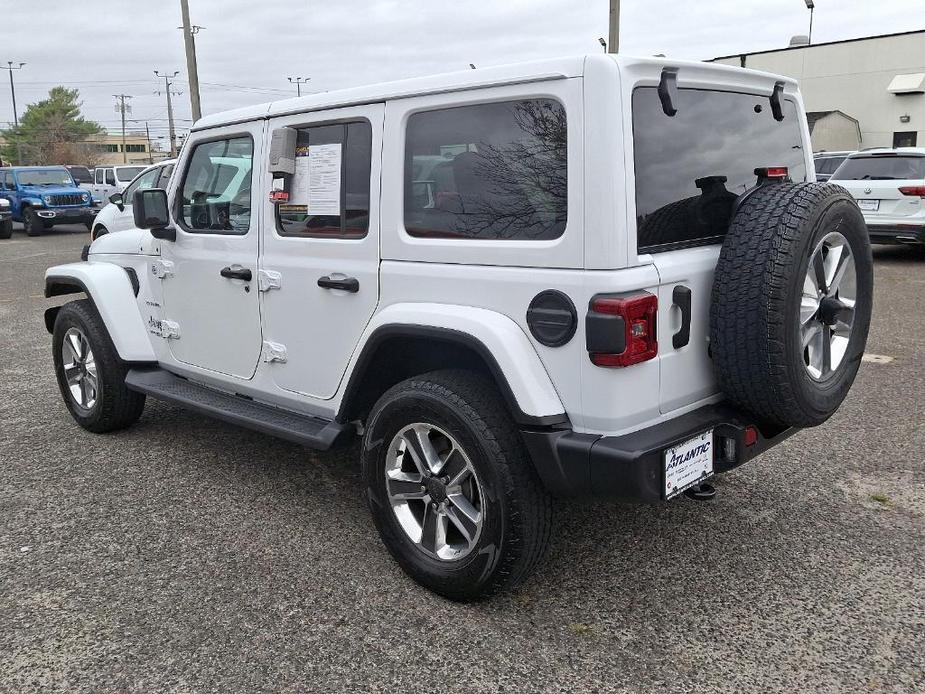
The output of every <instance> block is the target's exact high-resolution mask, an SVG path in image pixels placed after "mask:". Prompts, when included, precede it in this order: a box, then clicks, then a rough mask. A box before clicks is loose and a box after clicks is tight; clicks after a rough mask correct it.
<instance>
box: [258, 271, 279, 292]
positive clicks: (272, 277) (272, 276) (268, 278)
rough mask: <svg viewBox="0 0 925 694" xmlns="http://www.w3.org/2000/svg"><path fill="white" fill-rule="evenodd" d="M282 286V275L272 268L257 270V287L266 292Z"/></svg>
mask: <svg viewBox="0 0 925 694" xmlns="http://www.w3.org/2000/svg"><path fill="white" fill-rule="evenodd" d="M282 286H283V276H282V274H280V273H279V272H276V271H274V270H257V289H259V290H260V291H262V292H268V291H270V290H271V289H280V288H282Z"/></svg>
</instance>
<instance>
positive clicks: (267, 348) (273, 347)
mask: <svg viewBox="0 0 925 694" xmlns="http://www.w3.org/2000/svg"><path fill="white" fill-rule="evenodd" d="M287 359H288V356H287V354H286V345H281V344H280V343H278V342H269V341H266V342H264V343H263V360H264V361H265V362H267V363H269V362H273V361H278V362H281V363H283V364H285V363H286V361H287Z"/></svg>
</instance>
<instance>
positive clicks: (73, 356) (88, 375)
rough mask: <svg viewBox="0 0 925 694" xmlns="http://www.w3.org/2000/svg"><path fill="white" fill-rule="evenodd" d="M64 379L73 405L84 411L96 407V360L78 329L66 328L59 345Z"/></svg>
mask: <svg viewBox="0 0 925 694" xmlns="http://www.w3.org/2000/svg"><path fill="white" fill-rule="evenodd" d="M61 357H62V364H63V367H64V378H65V380H66V381H67V387H68V391H69V392H70V394H71V398H72V399H73V401H74V404H75V405H76V406H77V407H79V408H81V409H82V410H85V411H88V412H89V411H90V410H92V409H93V408H94V407H95V406H96V400H97V397H98V395H99V388H100V386H99V378H98V376H97V372H96V358H95V357H94V355H93V350H92V349H91V348H90V341H89V340H87V337H86V335H84V334H83V333H82V332H81V331H80V329H78V328H68V330H67V332H66V333H64V341H63V342H62V345H61Z"/></svg>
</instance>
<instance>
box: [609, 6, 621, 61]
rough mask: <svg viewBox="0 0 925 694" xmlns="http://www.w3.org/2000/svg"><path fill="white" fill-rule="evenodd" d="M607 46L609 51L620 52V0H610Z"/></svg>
mask: <svg viewBox="0 0 925 694" xmlns="http://www.w3.org/2000/svg"><path fill="white" fill-rule="evenodd" d="M607 48H608V49H609V51H610V52H611V53H619V52H620V0H610V36H609V38H608V41H607Z"/></svg>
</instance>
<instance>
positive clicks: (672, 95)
mask: <svg viewBox="0 0 925 694" xmlns="http://www.w3.org/2000/svg"><path fill="white" fill-rule="evenodd" d="M658 98H659V100H660V101H661V102H662V111H664V112H665V115H666V116H674V115H675V114H676V113H677V112H678V109H677V107H676V106H675V102H676V101H677V99H678V68H676V67H666V68H665V69H663V70H662V78H661V79H660V80H659V82H658Z"/></svg>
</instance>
